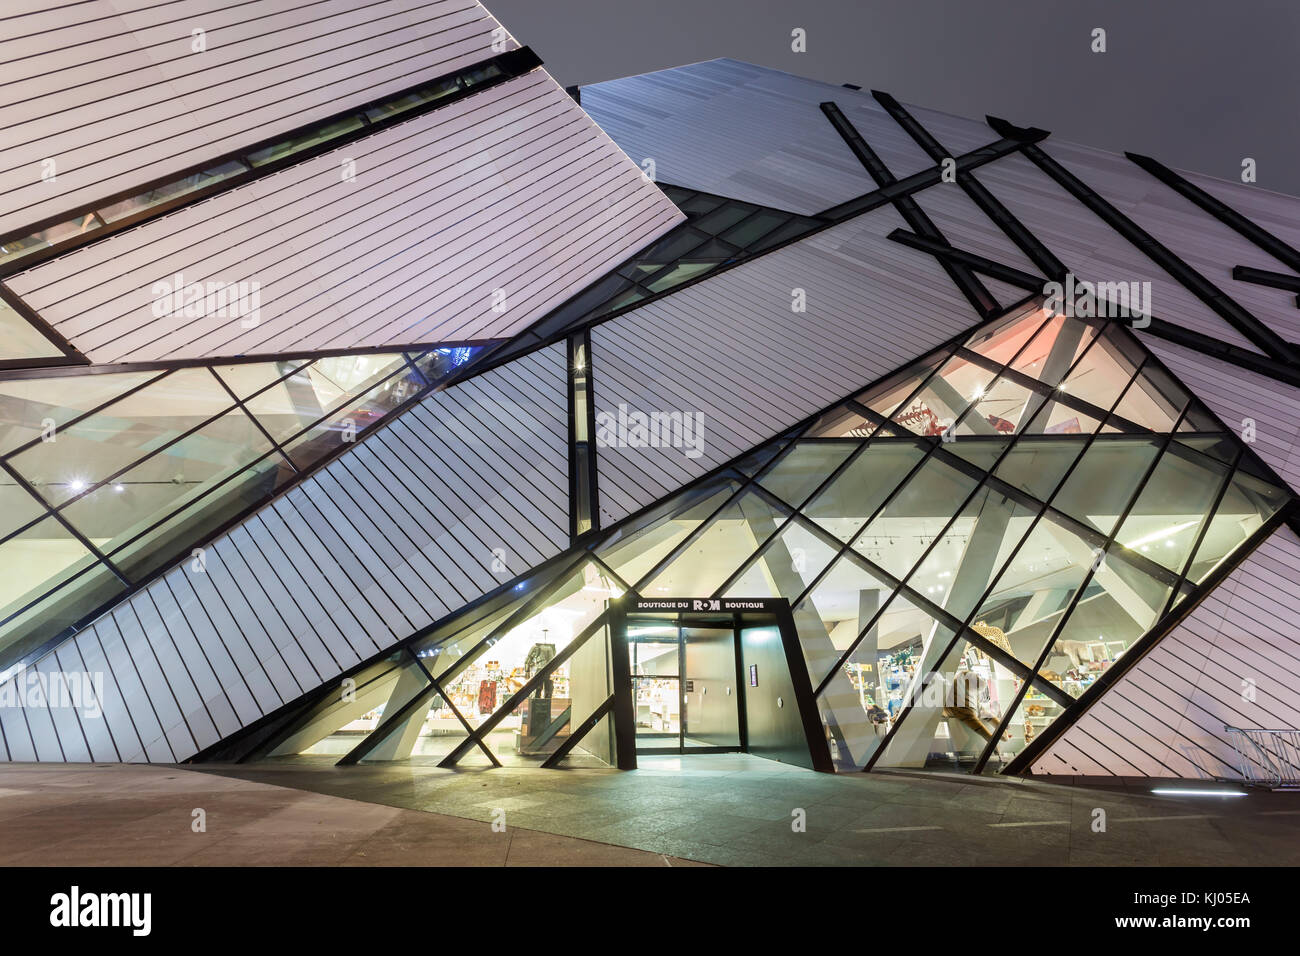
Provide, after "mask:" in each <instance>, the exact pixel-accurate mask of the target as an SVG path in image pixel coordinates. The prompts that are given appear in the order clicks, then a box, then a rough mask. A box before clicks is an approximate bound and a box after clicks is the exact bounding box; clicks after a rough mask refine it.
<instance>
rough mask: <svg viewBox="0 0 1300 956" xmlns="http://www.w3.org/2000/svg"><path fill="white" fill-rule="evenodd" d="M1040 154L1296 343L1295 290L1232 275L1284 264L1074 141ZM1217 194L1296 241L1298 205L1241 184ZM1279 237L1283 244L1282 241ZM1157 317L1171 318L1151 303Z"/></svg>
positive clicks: (1118, 159) (1137, 171) (1134, 171)
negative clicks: (1279, 227)
mask: <svg viewBox="0 0 1300 956" xmlns="http://www.w3.org/2000/svg"><path fill="white" fill-rule="evenodd" d="M1045 148H1046V149H1047V151H1048V152H1049V153H1051V154H1052V157H1053V158H1054V159H1055V160H1056V161H1057V162H1059V163H1060V164H1061V165H1063V166H1065V167H1066V168H1067V169H1069V170H1070V172H1072V173H1074V174H1075V175H1076V176H1078V177H1079V178H1080V179H1082V180H1083V181H1084V182H1086V183H1087V184H1088V185H1089V186H1091V187H1092V188H1093V189H1094V190H1095V191H1096V192H1098V193H1100V194H1101V195H1102V196H1103V197H1104V198H1105V199H1106V200H1107V201H1108V202H1110V203H1111V205H1113V206H1115V207H1116V208H1117V209H1118V210H1119V211H1120V212H1122V213H1124V215H1126V216H1128V217H1129V218H1130V219H1132V220H1133V221H1134V222H1135V223H1137V224H1138V225H1139V226H1141V227H1142V228H1143V229H1145V230H1146V231H1147V232H1149V233H1150V234H1151V235H1152V236H1154V237H1155V238H1156V239H1157V240H1158V241H1159V242H1160V243H1161V244H1163V245H1164V246H1165V247H1166V248H1168V249H1169V251H1170V252H1172V253H1174V254H1175V255H1177V256H1178V257H1179V258H1180V259H1182V260H1183V261H1184V262H1186V263H1187V264H1188V265H1189V266H1191V267H1192V268H1193V269H1195V270H1196V271H1197V272H1199V273H1200V274H1201V275H1203V276H1204V277H1205V278H1206V279H1208V280H1209V281H1210V282H1213V283H1214V284H1215V285H1216V286H1218V288H1219V289H1220V290H1222V291H1223V292H1224V293H1225V294H1226V295H1228V296H1230V297H1231V298H1232V299H1234V300H1235V301H1236V302H1237V303H1238V304H1240V305H1241V306H1242V308H1244V309H1246V311H1248V312H1250V313H1251V314H1252V315H1254V316H1255V317H1256V318H1258V319H1259V320H1260V321H1261V322H1263V323H1264V324H1265V325H1267V326H1268V327H1269V328H1271V329H1272V330H1273V331H1274V332H1276V333H1277V334H1278V335H1279V336H1281V337H1282V338H1283V339H1286V340H1289V341H1295V340H1297V339H1300V309H1297V308H1296V295H1295V293H1294V292H1285V291H1283V290H1281V289H1271V288H1268V287H1267V286H1262V285H1258V284H1256V283H1253V282H1244V281H1238V280H1236V279H1234V278H1233V277H1232V268H1233V266H1239V265H1240V266H1252V267H1254V268H1256V269H1268V270H1271V271H1273V272H1285V273H1290V272H1291V269H1290V268H1289V267H1288V266H1286V265H1284V264H1282V263H1280V262H1279V261H1278V260H1276V259H1274V258H1273V257H1272V256H1271V255H1269V254H1268V253H1267V252H1265V251H1264V250H1263V249H1261V248H1259V246H1257V245H1255V244H1254V243H1253V242H1251V241H1250V240H1249V239H1247V238H1246V237H1245V236H1243V235H1241V234H1240V233H1238V232H1236V231H1235V230H1234V229H1231V228H1230V227H1228V226H1227V225H1225V224H1223V223H1222V222H1220V221H1219V220H1218V219H1216V218H1214V216H1211V215H1210V214H1209V213H1207V212H1205V211H1204V210H1202V209H1201V208H1200V207H1199V206H1197V205H1196V204H1195V203H1193V202H1192V201H1191V200H1189V199H1185V198H1183V197H1182V196H1180V195H1179V194H1178V193H1176V192H1175V191H1174V190H1172V189H1170V188H1169V187H1168V186H1166V185H1165V184H1164V183H1162V182H1161V181H1160V180H1158V179H1156V178H1155V177H1154V176H1152V175H1150V174H1149V173H1147V172H1146V171H1145V170H1143V169H1142V168H1141V167H1140V166H1138V165H1137V164H1136V163H1133V162H1131V161H1130V160H1128V159H1127V158H1126V157H1124V156H1121V155H1118V154H1116V153H1108V152H1104V151H1102V150H1099V149H1092V148H1090V147H1087V146H1078V145H1075V144H1074V143H1055V142H1052V141H1048V143H1047V144H1046V147H1045ZM1183 175H1184V176H1185V177H1186V176H1187V174H1183ZM1187 178H1191V177H1187ZM1207 178H1208V177H1200V182H1199V183H1198V184H1199V185H1202V186H1204V183H1205V179H1207ZM1207 191H1208V190H1207ZM1216 193H1217V195H1218V197H1219V198H1220V199H1221V200H1222V201H1223V202H1224V203H1226V204H1227V205H1229V206H1231V207H1233V208H1234V209H1236V210H1238V211H1239V212H1241V213H1242V214H1243V215H1246V216H1248V218H1250V219H1252V220H1253V221H1255V222H1257V223H1259V224H1260V225H1261V226H1263V228H1266V229H1270V226H1268V225H1265V223H1268V222H1271V221H1274V220H1281V221H1282V222H1284V223H1286V222H1289V223H1290V228H1289V229H1285V230H1282V231H1284V232H1286V233H1289V238H1290V239H1291V240H1292V241H1293V243H1294V242H1295V241H1297V240H1300V229H1297V228H1296V223H1300V199H1297V198H1295V197H1293V196H1283V195H1280V194H1278V193H1268V192H1266V191H1261V190H1258V189H1257V188H1256V187H1254V186H1247V185H1244V184H1242V183H1225V182H1220V183H1218V187H1217V190H1216ZM1247 210H1249V211H1247ZM1261 214H1263V215H1261ZM1270 231H1272V230H1270ZM1279 238H1282V239H1284V241H1285V239H1286V238H1287V237H1286V236H1283V235H1279ZM1125 245H1127V243H1125ZM1166 313H1169V314H1166ZM1156 314H1157V315H1159V316H1160V317H1161V318H1167V319H1170V320H1171V321H1177V319H1178V316H1177V315H1176V314H1173V313H1171V312H1170V310H1168V309H1165V308H1163V307H1161V306H1160V304H1159V302H1158V301H1157V303H1156Z"/></svg>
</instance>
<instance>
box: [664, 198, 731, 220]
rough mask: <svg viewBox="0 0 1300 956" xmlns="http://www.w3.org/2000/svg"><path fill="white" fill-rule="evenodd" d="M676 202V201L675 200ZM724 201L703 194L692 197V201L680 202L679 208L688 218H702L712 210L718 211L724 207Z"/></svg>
mask: <svg viewBox="0 0 1300 956" xmlns="http://www.w3.org/2000/svg"><path fill="white" fill-rule="evenodd" d="M674 201H676V200H674ZM723 202H724V200H723V199H722V198H721V197H719V196H706V195H704V194H703V193H700V194H698V195H695V196H692V197H691V198H690V199H687V200H684V201H683V202H678V203H677V206H678V208H679V209H681V211H682V212H684V213H686V215H688V216H692V217H697V216H702V215H704V214H705V213H706V212H709V211H710V210H712V209H717V208H718V206H720V205H722V203H723Z"/></svg>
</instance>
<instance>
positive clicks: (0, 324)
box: [0, 299, 63, 361]
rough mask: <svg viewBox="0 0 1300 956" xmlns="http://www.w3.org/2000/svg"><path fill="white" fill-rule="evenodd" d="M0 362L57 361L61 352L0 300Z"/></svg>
mask: <svg viewBox="0 0 1300 956" xmlns="http://www.w3.org/2000/svg"><path fill="white" fill-rule="evenodd" d="M0 342H3V343H4V347H3V350H0V360H5V361H9V360H14V359H57V358H63V351H62V350H61V349H59V348H58V347H57V346H56V345H55V344H54V343H53V342H51V341H50V340H49V339H47V338H46V337H45V336H44V335H42V334H41V333H40V332H38V331H37V330H36V327H35V326H33V325H32V324H31V323H30V322H28V321H27V320H26V319H25V318H23V317H22V316H21V315H19V314H18V313H17V312H15V311H14V310H13V308H12V307H11V306H10V305H9V303H7V302H5V301H4V300H3V299H0Z"/></svg>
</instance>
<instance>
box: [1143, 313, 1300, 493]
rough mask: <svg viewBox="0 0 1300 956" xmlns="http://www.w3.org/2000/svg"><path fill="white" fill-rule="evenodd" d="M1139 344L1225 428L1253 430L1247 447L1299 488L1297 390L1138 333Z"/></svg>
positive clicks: (1299, 395)
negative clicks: (1167, 369)
mask: <svg viewBox="0 0 1300 956" xmlns="http://www.w3.org/2000/svg"><path fill="white" fill-rule="evenodd" d="M1142 343H1143V344H1144V345H1145V346H1146V347H1147V348H1148V349H1150V350H1151V351H1152V352H1153V353H1155V355H1156V357H1157V358H1159V359H1160V360H1161V361H1162V362H1164V363H1165V364H1166V365H1168V366H1169V368H1170V370H1171V371H1172V372H1173V373H1174V374H1175V375H1177V376H1178V378H1179V379H1180V380H1181V381H1182V382H1183V384H1185V385H1186V386H1187V387H1188V388H1189V389H1191V391H1192V393H1193V394H1195V395H1196V396H1197V397H1198V398H1200V399H1201V401H1203V402H1205V404H1206V405H1207V406H1209V408H1210V410H1211V411H1213V412H1214V413H1215V414H1216V415H1218V416H1219V418H1221V419H1223V422H1224V424H1225V425H1227V426H1228V427H1229V428H1230V429H1232V430H1233V431H1234V432H1236V433H1237V434H1239V435H1243V434H1246V433H1247V429H1248V427H1249V428H1253V430H1254V441H1253V442H1252V443H1251V448H1252V449H1254V451H1255V452H1256V453H1257V454H1258V455H1259V457H1260V458H1262V459H1263V460H1264V461H1265V462H1266V463H1267V464H1268V466H1269V467H1270V468H1272V469H1273V470H1274V471H1276V472H1277V473H1278V475H1280V476H1281V477H1282V478H1283V479H1285V480H1286V481H1287V482H1288V483H1289V484H1290V485H1291V487H1292V489H1300V419H1297V417H1296V409H1297V408H1300V389H1297V388H1295V387H1293V386H1291V385H1286V384H1284V383H1282V382H1279V381H1277V380H1276V379H1272V378H1269V377H1268V376H1266V375H1260V374H1258V373H1256V372H1251V371H1248V370H1247V369H1243V368H1238V367H1237V366H1235V365H1228V364H1226V363H1224V362H1220V361H1219V360H1218V359H1214V358H1210V357H1209V356H1207V355H1204V354H1202V353H1201V352H1197V351H1194V350H1192V349H1188V348H1184V347H1182V346H1180V345H1175V344H1173V343H1172V342H1167V341H1165V340H1164V339H1159V338H1156V337H1155V336H1153V335H1142Z"/></svg>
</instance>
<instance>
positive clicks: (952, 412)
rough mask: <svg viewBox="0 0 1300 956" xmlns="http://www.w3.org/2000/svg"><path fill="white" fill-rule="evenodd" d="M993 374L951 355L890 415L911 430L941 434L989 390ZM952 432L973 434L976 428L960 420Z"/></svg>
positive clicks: (924, 433)
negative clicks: (915, 393) (917, 390)
mask: <svg viewBox="0 0 1300 956" xmlns="http://www.w3.org/2000/svg"><path fill="white" fill-rule="evenodd" d="M993 378H994V374H993V373H992V372H990V371H989V370H988V369H986V368H984V367H983V366H982V365H976V364H975V363H974V362H971V361H969V360H967V359H964V358H962V357H961V356H960V355H954V356H953V357H952V358H950V359H949V360H948V361H947V362H945V363H944V364H943V366H942V367H941V368H940V369H939V371H938V372H936V373H935V374H934V375H932V376H931V377H930V379H929V381H927V382H926V383H925V386H924V387H923V388H922V389H921V391H920V393H919V394H917V395H916V396H915V397H914V398H912V399H910V400H909V401H908V402H907V403H906V405H905V407H903V408H900V409H899V410H898V411H897V412H896V413H894V415H892V416H891V418H892V419H893V421H894V422H895V423H897V424H899V425H902V426H904V427H905V428H907V429H908V431H911V432H913V433H914V434H917V435H941V434H943V432H944V431H945V430H946V429H948V428H950V427H952V425H953V423H954V422H956V421H957V419H958V418H959V417H960V416H961V413H962V412H964V411H965V410H966V408H967V406H968V405H970V404H971V403H972V402H974V401H975V400H977V399H979V398H980V397H981V396H983V395H984V393H985V392H986V391H988V388H989V386H990V385H992V383H993ZM955 433H956V434H958V435H973V434H977V431H976V429H975V428H974V427H973V426H972V425H971V424H970V423H967V422H962V423H961V424H960V425H958V426H957V428H956V429H955Z"/></svg>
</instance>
